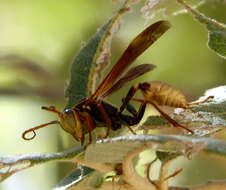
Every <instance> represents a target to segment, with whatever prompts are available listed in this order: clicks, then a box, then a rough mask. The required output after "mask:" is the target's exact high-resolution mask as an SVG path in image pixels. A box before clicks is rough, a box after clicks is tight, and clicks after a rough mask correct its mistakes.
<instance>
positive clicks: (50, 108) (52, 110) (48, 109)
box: [22, 106, 63, 140]
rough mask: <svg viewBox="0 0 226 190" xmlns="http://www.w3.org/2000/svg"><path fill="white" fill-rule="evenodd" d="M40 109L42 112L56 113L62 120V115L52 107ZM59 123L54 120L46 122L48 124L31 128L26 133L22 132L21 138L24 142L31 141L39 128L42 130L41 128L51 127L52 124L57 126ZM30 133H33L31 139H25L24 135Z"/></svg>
mask: <svg viewBox="0 0 226 190" xmlns="http://www.w3.org/2000/svg"><path fill="white" fill-rule="evenodd" d="M42 109H43V110H47V111H51V112H54V113H57V115H58V116H59V117H60V118H63V114H62V113H61V112H60V111H58V110H56V109H55V107H54V106H50V107H46V106H42ZM59 123H60V122H59V121H58V120H55V121H51V122H48V123H44V124H42V125H39V126H37V127H33V128H31V129H28V130H26V131H24V132H23V134H22V137H23V139H24V140H32V139H33V138H35V136H36V133H35V131H36V130H38V129H40V128H43V127H46V126H47V125H52V124H59ZM30 132H33V135H32V136H31V137H26V135H27V134H28V133H30Z"/></svg>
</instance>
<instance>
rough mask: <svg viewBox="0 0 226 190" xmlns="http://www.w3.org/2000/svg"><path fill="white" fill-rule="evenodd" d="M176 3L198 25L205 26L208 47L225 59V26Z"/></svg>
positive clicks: (180, 0) (182, 2)
mask: <svg viewBox="0 0 226 190" xmlns="http://www.w3.org/2000/svg"><path fill="white" fill-rule="evenodd" d="M178 2H179V3H181V4H182V5H183V6H184V7H185V9H187V10H188V11H189V12H190V13H191V14H193V16H194V17H195V18H196V19H197V20H198V21H199V22H200V23H202V24H204V25H205V26H206V28H207V30H208V47H209V48H210V49H212V50H214V51H215V52H217V54H218V55H220V56H221V57H223V58H224V59H226V25H225V24H223V23H220V22H218V21H216V20H214V19H211V18H208V17H206V16H205V15H203V14H201V13H200V12H198V11H196V10H195V9H192V8H191V7H190V6H188V5H187V4H186V3H185V2H184V1H183V0H178Z"/></svg>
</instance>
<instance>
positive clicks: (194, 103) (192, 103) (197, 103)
mask: <svg viewBox="0 0 226 190" xmlns="http://www.w3.org/2000/svg"><path fill="white" fill-rule="evenodd" d="M213 98H214V96H208V97H207V98H206V99H204V100H202V101H199V102H191V103H188V104H187V105H188V106H193V105H199V104H204V103H206V102H208V100H209V99H213Z"/></svg>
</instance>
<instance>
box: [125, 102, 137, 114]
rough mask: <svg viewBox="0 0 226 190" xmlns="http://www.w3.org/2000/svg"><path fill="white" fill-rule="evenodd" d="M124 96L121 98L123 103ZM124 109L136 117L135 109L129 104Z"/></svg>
mask: <svg viewBox="0 0 226 190" xmlns="http://www.w3.org/2000/svg"><path fill="white" fill-rule="evenodd" d="M124 101H125V98H123V99H122V103H124ZM126 110H127V111H128V112H129V113H131V114H132V115H133V116H134V117H137V110H136V109H135V108H134V107H133V105H131V104H127V106H126Z"/></svg>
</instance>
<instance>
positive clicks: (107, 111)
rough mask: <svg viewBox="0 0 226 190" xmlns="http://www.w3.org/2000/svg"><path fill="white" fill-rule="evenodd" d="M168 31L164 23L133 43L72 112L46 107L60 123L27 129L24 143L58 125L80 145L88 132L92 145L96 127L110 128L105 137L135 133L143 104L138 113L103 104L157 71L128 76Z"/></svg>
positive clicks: (138, 70) (141, 67)
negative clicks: (129, 84) (124, 130)
mask: <svg viewBox="0 0 226 190" xmlns="http://www.w3.org/2000/svg"><path fill="white" fill-rule="evenodd" d="M169 28H170V23H169V22H168V21H163V20H162V21H158V22H156V23H154V24H152V25H150V26H149V27H147V28H146V29H145V30H144V31H143V32H141V33H140V34H139V35H138V36H137V37H136V38H135V39H133V41H132V42H131V43H130V44H129V46H128V47H127V49H126V50H125V51H124V53H123V54H122V55H121V57H120V58H119V60H118V61H117V63H116V64H115V65H114V66H113V68H112V69H111V71H110V72H109V73H108V74H107V76H106V77H105V79H104V80H103V81H102V83H101V84H100V85H99V87H98V88H97V89H96V91H95V92H94V93H93V94H92V95H91V96H90V97H87V98H85V99H82V100H81V101H80V102H78V103H77V104H76V105H74V106H73V107H72V108H71V109H66V110H64V111H63V112H60V111H58V110H56V109H55V107H52V106H51V107H46V106H43V107H42V109H44V110H47V111H51V112H54V113H56V114H57V115H58V117H59V120H56V121H51V122H49V123H45V124H42V125H39V126H37V127H33V128H31V129H28V130H26V131H25V132H24V133H23V135H22V137H23V138H24V139H25V140H31V139H33V138H34V137H35V136H36V133H35V131H36V130H38V129H40V128H43V127H45V126H48V125H51V124H59V125H60V126H61V127H62V129H63V130H65V131H66V132H68V133H70V134H71V135H72V136H73V137H74V138H75V139H76V140H77V141H81V144H84V141H85V133H86V132H88V135H89V143H91V142H92V134H91V132H92V131H93V130H94V129H95V128H96V127H106V128H107V131H106V136H105V137H108V136H109V132H110V130H118V129H119V128H121V126H122V125H126V126H128V128H129V129H130V130H131V131H132V132H133V130H132V129H131V126H133V125H136V124H138V123H139V122H140V120H141V119H142V117H143V114H144V111H145V108H146V104H147V103H146V102H143V103H141V105H140V107H139V110H138V111H136V110H135V108H133V107H132V106H129V105H128V106H127V105H126V104H125V103H123V105H122V106H121V107H120V108H117V107H115V106H114V105H112V104H110V103H108V102H106V101H104V98H106V97H107V96H109V95H111V94H112V93H114V92H116V91H117V90H119V89H120V88H122V87H123V86H124V85H125V84H126V83H127V82H129V81H131V80H134V79H135V78H137V77H139V76H141V75H143V74H145V73H147V72H149V71H151V70H152V69H154V68H155V66H154V65H152V64H141V65H138V66H135V67H133V68H131V69H129V70H128V71H127V72H126V69H127V68H128V67H129V66H130V65H131V64H132V63H133V62H134V60H135V59H136V58H137V57H138V56H140V55H141V54H142V53H143V52H144V51H145V50H146V49H147V48H148V47H149V46H151V45H152V44H153V43H154V42H155V41H156V40H157V39H158V38H159V37H160V36H162V35H163V34H164V33H165V32H166V31H167V30H168V29H169ZM128 104H129V102H128ZM125 109H127V110H128V111H129V113H130V114H129V115H128V114H123V111H124V110H125ZM30 132H33V135H32V137H29V138H28V137H26V135H27V134H28V133H30Z"/></svg>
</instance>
